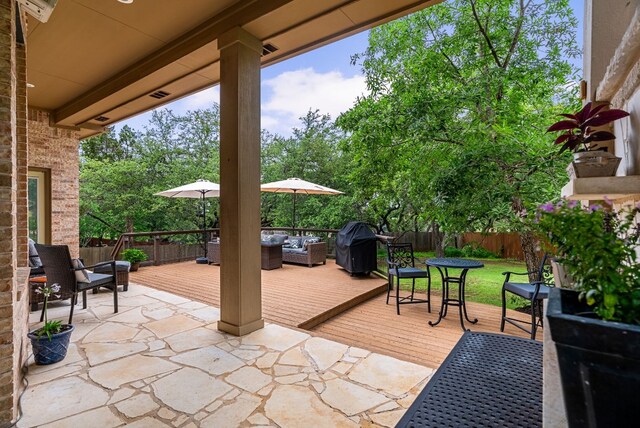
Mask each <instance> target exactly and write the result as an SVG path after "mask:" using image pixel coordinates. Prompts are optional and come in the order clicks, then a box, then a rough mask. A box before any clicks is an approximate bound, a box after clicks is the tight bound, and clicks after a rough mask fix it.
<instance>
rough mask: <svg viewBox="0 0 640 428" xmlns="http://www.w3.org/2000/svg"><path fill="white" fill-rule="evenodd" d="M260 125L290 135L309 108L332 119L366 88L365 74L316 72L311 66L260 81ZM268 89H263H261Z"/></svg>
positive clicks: (349, 105)
mask: <svg viewBox="0 0 640 428" xmlns="http://www.w3.org/2000/svg"><path fill="white" fill-rule="evenodd" d="M262 85H263V93H265V92H267V93H268V96H266V97H265V98H266V99H265V100H264V102H263V103H262V128H264V129H267V130H268V131H270V132H275V133H278V134H284V135H289V134H290V133H291V128H292V127H294V126H300V121H299V118H300V117H301V116H304V115H305V114H306V113H307V112H308V111H309V110H310V109H311V110H315V109H318V110H320V113H321V114H330V115H331V118H332V119H335V118H336V117H338V116H339V115H340V113H342V112H344V111H346V110H348V109H349V108H351V107H352V106H353V104H354V102H355V101H356V98H357V97H358V96H360V95H362V94H364V93H365V92H366V84H365V79H364V76H360V75H356V76H353V77H346V76H345V75H343V74H342V73H341V72H339V71H330V72H327V73H318V72H316V71H314V69H313V68H304V69H299V70H293V71H286V72H284V73H281V74H279V75H278V76H276V77H274V78H272V79H268V80H264V81H263V82H262ZM265 88H266V89H267V90H268V91H264V89H265Z"/></svg>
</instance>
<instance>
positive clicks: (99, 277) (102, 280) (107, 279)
mask: <svg viewBox="0 0 640 428" xmlns="http://www.w3.org/2000/svg"><path fill="white" fill-rule="evenodd" d="M87 274H88V276H89V281H87V282H80V281H78V290H80V291H82V290H83V289H84V288H85V286H87V285H89V283H91V286H90V287H86V288H95V287H96V286H98V285H112V284H113V276H112V275H105V274H103V273H93V272H87Z"/></svg>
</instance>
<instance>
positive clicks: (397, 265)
mask: <svg viewBox="0 0 640 428" xmlns="http://www.w3.org/2000/svg"><path fill="white" fill-rule="evenodd" d="M425 267H426V270H424V269H420V268H417V267H416V263H415V258H414V256H413V246H412V245H411V244H392V243H387V271H388V275H387V278H388V281H389V283H388V286H387V305H388V304H389V297H390V295H391V290H392V289H393V288H394V285H393V283H394V280H393V278H395V283H396V287H395V288H396V294H395V298H396V311H397V313H398V315H400V305H406V304H413V303H426V304H427V310H428V311H429V312H431V274H430V272H429V266H426V264H425ZM416 278H426V279H427V298H426V299H415V298H414V294H415V290H416ZM401 279H411V281H412V285H411V294H410V295H408V296H405V297H400V280H401Z"/></svg>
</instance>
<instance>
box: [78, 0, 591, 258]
mask: <svg viewBox="0 0 640 428" xmlns="http://www.w3.org/2000/svg"><path fill="white" fill-rule="evenodd" d="M576 25H577V22H576V20H575V18H574V17H573V16H572V13H571V9H570V8H569V5H568V0H448V1H446V2H443V3H441V4H439V5H436V6H432V7H429V8H427V9H425V10H424V11H421V12H418V13H415V14H413V15H410V16H407V17H405V18H402V19H399V20H396V21H394V22H391V23H389V24H386V25H384V26H381V27H378V28H375V29H373V30H372V31H371V33H370V36H369V46H368V48H367V50H366V51H365V52H364V53H362V54H359V55H355V56H354V58H353V62H354V64H358V65H360V66H361V67H362V71H363V73H364V75H365V77H366V82H367V87H368V90H369V93H368V94H367V95H366V96H362V97H361V98H359V99H358V101H357V103H356V105H355V106H354V107H353V108H352V109H351V110H349V111H348V112H346V113H344V114H343V115H342V116H341V117H340V118H338V121H337V125H338V127H336V126H335V124H334V123H333V122H332V121H331V118H330V117H329V116H325V115H322V114H321V113H320V112H318V111H313V110H311V111H309V112H308V113H307V114H306V115H305V116H304V117H302V118H301V122H300V126H299V127H298V128H295V129H294V130H293V133H292V135H291V136H290V137H286V138H285V137H282V136H278V135H272V134H269V133H267V132H263V135H262V170H261V176H262V182H269V181H276V180H283V179H286V178H289V177H298V178H302V179H305V180H308V181H312V182H316V183H318V184H322V185H325V186H329V187H333V188H335V189H338V190H342V191H345V192H346V193H347V195H345V196H302V197H299V198H298V205H297V213H298V215H297V222H296V223H297V225H299V226H300V227H319V228H339V227H341V226H342V225H343V224H344V223H345V222H347V221H349V220H352V219H359V220H364V221H366V222H368V223H369V224H371V225H373V226H374V227H375V229H376V230H377V231H379V232H392V231H393V232H397V231H401V230H416V231H419V230H425V229H429V228H432V229H433V230H435V231H444V232H446V234H447V235H453V234H456V233H460V232H465V231H472V230H473V231H483V230H498V231H501V230H505V231H506V230H509V231H519V232H521V234H522V240H523V247H524V250H525V253H526V254H528V256H529V257H528V259H527V261H528V263H529V264H530V265H531V266H533V265H535V261H534V260H533V258H532V257H533V254H534V247H533V240H532V236H531V234H530V233H529V231H528V230H527V229H526V227H525V226H524V222H522V221H521V217H522V215H523V213H524V212H525V211H526V210H527V209H529V210H530V209H531V207H532V206H534V205H537V204H538V203H540V202H543V201H546V200H548V199H551V198H553V197H554V196H556V195H557V194H558V192H559V189H560V186H561V185H562V184H563V183H564V182H565V181H566V179H565V175H564V171H563V169H564V166H565V165H566V163H567V158H566V157H563V156H562V155H559V154H558V153H557V150H556V149H555V148H554V147H553V145H552V136H547V135H546V134H545V130H546V129H547V127H548V126H549V124H550V122H551V121H552V120H553V118H554V117H555V115H556V114H557V113H559V112H561V111H564V110H567V109H573V108H575V107H576V106H577V104H578V100H577V97H576V86H577V85H575V80H576V76H575V70H573V69H572V67H571V65H570V64H569V63H568V62H567V58H571V57H574V56H576V55H578V54H579V52H578V50H577V47H576V44H575V27H576ZM219 122H220V115H219V108H218V106H217V105H214V106H213V107H212V108H210V109H204V110H196V111H194V112H189V113H188V114H186V115H184V116H177V115H175V114H174V113H172V112H171V111H170V110H161V111H157V112H154V114H153V116H152V119H151V121H150V123H149V125H148V126H147V128H146V130H145V131H144V132H136V131H133V130H131V129H130V128H127V127H125V128H123V129H122V130H121V131H120V133H119V134H118V135H116V133H115V132H114V131H113V130H110V131H109V132H107V133H105V134H104V135H102V136H100V137H95V138H92V139H89V140H86V141H84V142H83V144H82V160H83V163H82V175H81V192H82V197H81V209H82V211H83V213H84V214H87V213H91V214H92V215H93V216H95V217H98V218H100V219H101V220H103V222H100V221H99V220H96V218H94V217H91V216H86V215H85V216H83V217H82V231H83V232H82V233H83V234H87V235H96V234H98V235H111V236H114V235H117V233H115V232H114V230H117V231H122V230H130V229H135V230H151V229H156V230H170V229H181V228H191V227H198V224H199V222H200V221H201V219H198V218H197V215H196V214H197V210H198V205H197V203H194V201H189V200H186V201H184V200H171V199H166V198H159V197H155V196H153V193H155V192H158V191H160V190H164V189H167V188H170V187H175V186H178V185H181V184H185V183H189V182H192V181H195V180H196V179H198V178H206V179H209V180H211V181H219V180H218V179H219V167H220V159H219V146H220V141H219V139H220V136H219ZM262 198H263V204H262V213H261V215H262V223H263V225H264V226H276V227H280V226H283V227H286V226H289V225H290V224H291V195H281V194H263V196H262ZM208 204H210V205H211V210H210V212H213V213H214V216H212V217H211V218H210V219H209V220H208V222H209V223H208V224H209V225H210V226H215V225H217V217H215V214H216V213H217V200H211V199H210V200H208ZM105 224H111V225H113V229H109V228H108V227H107V226H106V225H105ZM438 236H440V235H438ZM442 244H443V245H444V242H442Z"/></svg>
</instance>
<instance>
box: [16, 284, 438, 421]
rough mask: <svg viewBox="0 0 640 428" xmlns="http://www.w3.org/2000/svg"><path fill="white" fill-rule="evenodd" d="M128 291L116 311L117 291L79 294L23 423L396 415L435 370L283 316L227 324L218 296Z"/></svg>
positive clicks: (33, 381)
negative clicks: (57, 355) (234, 327)
mask: <svg viewBox="0 0 640 428" xmlns="http://www.w3.org/2000/svg"><path fill="white" fill-rule="evenodd" d="M119 296H120V299H119V302H120V312H119V313H118V314H113V307H112V295H111V293H110V292H101V293H99V294H97V295H91V294H89V308H88V309H87V310H82V309H80V306H78V309H77V312H76V314H75V315H74V325H75V330H74V332H73V333H72V339H71V340H72V344H71V346H70V348H69V352H68V354H67V357H66V358H65V359H64V360H63V361H61V362H59V363H57V364H53V365H50V366H36V365H34V364H33V363H32V360H30V364H29V365H28V372H27V375H26V379H27V380H28V382H29V385H28V387H27V388H26V390H25V392H24V395H23V396H22V399H21V409H22V412H23V417H22V419H21V420H20V421H19V422H18V427H33V426H45V427H117V426H123V425H126V426H129V427H236V426H240V427H249V426H261V427H267V426H272V427H356V426H370V427H391V426H394V425H395V423H396V422H397V421H398V420H399V419H400V417H401V416H402V414H403V413H404V412H405V410H406V408H407V407H408V406H409V405H410V404H411V402H412V401H413V400H414V398H415V396H416V395H417V394H418V392H419V391H420V390H421V389H422V388H423V386H424V385H425V384H426V382H427V381H428V379H429V378H430V376H431V375H432V373H433V370H432V369H430V368H427V367H424V366H421V365H417V364H414V363H410V362H406V361H401V360H398V359H395V358H392V357H389V356H385V355H381V354H377V353H373V352H370V351H368V350H366V349H362V348H357V347H353V346H348V345H345V344H341V343H338V342H334V341H331V340H327V339H324V338H321V337H314V336H313V335H311V334H309V333H307V332H304V331H302V330H298V329H295V328H290V327H283V326H281V325H278V324H275V323H271V324H267V325H266V327H265V328H264V329H261V330H259V331H256V332H254V333H251V334H249V335H247V336H244V337H242V338H237V337H235V336H231V335H227V334H226V333H222V332H220V331H218V330H217V328H216V321H217V320H218V318H219V311H218V309H217V308H215V307H212V306H208V305H206V304H203V303H200V302H196V301H193V300H190V299H187V298H184V297H179V296H176V295H173V294H170V293H167V292H164V291H158V290H154V289H151V288H147V287H144V286H141V285H137V284H132V285H131V286H130V287H129V291H128V292H126V293H119ZM68 311H69V306H68V303H67V304H65V303H64V302H59V303H56V304H55V305H53V304H52V308H51V309H50V312H49V314H50V318H58V319H62V320H65V319H66V318H67V317H68ZM38 316H39V313H32V314H31V321H32V322H33V323H34V324H33V327H34V328H35V327H36V326H37V325H38V324H37V320H38Z"/></svg>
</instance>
